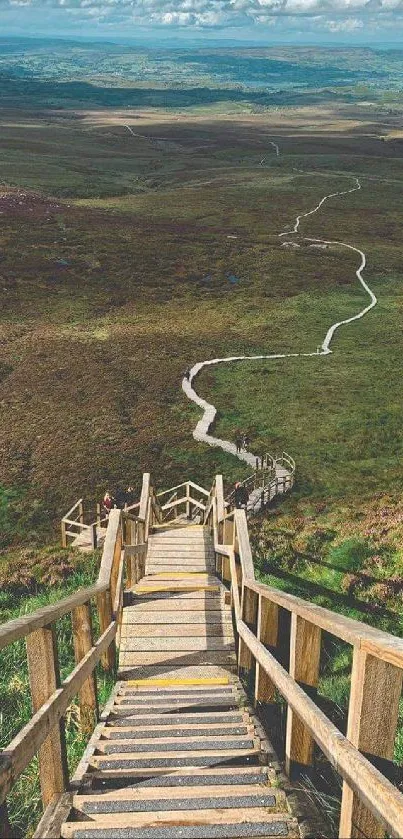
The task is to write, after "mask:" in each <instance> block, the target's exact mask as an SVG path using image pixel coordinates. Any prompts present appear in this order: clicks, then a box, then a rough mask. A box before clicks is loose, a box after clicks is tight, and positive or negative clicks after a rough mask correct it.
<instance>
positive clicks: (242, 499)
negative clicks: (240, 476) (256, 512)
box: [235, 481, 249, 510]
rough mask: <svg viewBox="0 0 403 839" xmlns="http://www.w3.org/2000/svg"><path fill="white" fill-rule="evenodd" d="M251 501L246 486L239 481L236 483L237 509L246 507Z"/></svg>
mask: <svg viewBox="0 0 403 839" xmlns="http://www.w3.org/2000/svg"><path fill="white" fill-rule="evenodd" d="M248 501H249V493H248V490H247V489H246V487H245V486H242V484H241V483H240V482H239V481H237V483H236V484H235V507H236V508H237V510H241V509H242V508H244V509H245V508H246V507H247V504H248Z"/></svg>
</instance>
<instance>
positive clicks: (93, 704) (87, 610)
mask: <svg viewBox="0 0 403 839" xmlns="http://www.w3.org/2000/svg"><path fill="white" fill-rule="evenodd" d="M71 624H72V629H73V643H74V656H75V660H76V664H79V663H80V661H81V660H82V659H83V658H84V656H85V655H86V654H87V653H88V652H89V651H90V649H91V648H92V645H93V638H92V624H91V605H90V603H84V604H83V605H82V606H76V608H75V609H73V611H72V613H71ZM79 700H80V727H81V732H82V734H87V735H88V734H92V732H93V730H94V728H95V725H96V724H97V722H98V716H99V709H98V697H97V681H96V675H95V671H93V672H92V673H91V676H90V677H89V678H88V679H87V681H86V682H84V684H83V686H82V688H81V690H80V693H79Z"/></svg>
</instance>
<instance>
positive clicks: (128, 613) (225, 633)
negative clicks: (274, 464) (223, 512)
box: [62, 525, 299, 839]
mask: <svg viewBox="0 0 403 839" xmlns="http://www.w3.org/2000/svg"><path fill="white" fill-rule="evenodd" d="M145 571H146V573H145V575H144V576H143V577H142V578H141V579H140V580H139V581H138V583H136V584H135V585H134V586H133V587H132V590H131V591H128V592H127V594H126V600H127V605H126V608H124V610H123V622H122V629H121V639H120V655H119V676H120V679H121V681H119V683H118V684H117V686H116V690H115V693H114V696H113V700H112V704H110V706H109V707H108V709H107V711H106V713H105V714H104V718H103V720H102V724H101V725H100V726H99V727H98V729H97V731H96V734H95V736H94V738H93V740H92V743H91V747H90V750H89V752H88V754H87V756H86V760H85V761H84V762H83V763H82V764H81V766H80V771H79V773H78V776H77V777H76V779H75V780H76V785H77V793H76V795H75V796H74V799H73V802H72V809H71V812H70V814H69V816H68V819H67V820H66V821H65V822H64V824H63V826H62V836H63V837H65V839H70V837H71V839H92V837H94V839H97V837H99V839H103V837H105V838H106V837H108V839H110V837H125V839H132V837H133V839H137V837H139V839H140V837H141V839H152V837H155V839H177V837H189V838H190V837H192V839H196V837H200V839H202V837H203V839H207V837H215V839H220V837H243V836H245V837H258V836H284V837H295V836H299V832H298V825H297V822H296V821H295V819H293V818H292V817H291V816H290V814H289V811H288V809H287V804H286V798H285V794H284V792H282V791H281V790H279V789H278V788H277V785H276V771H275V768H274V764H273V763H272V761H273V759H274V758H275V756H274V755H273V753H272V752H271V751H270V752H269V753H268V752H267V745H266V743H265V748H263V747H262V743H261V739H260V736H259V734H258V732H257V729H256V726H255V720H254V717H253V713H252V712H251V710H250V709H249V708H248V707H247V698H246V695H245V694H244V692H243V689H242V686H241V683H240V681H239V680H238V678H237V676H236V655H235V639H234V633H233V627H232V619H231V609H230V606H229V604H227V603H226V589H225V588H224V586H223V584H222V583H221V581H220V580H219V579H218V578H217V577H216V575H215V573H214V545H213V541H212V537H211V533H210V531H209V530H208V529H207V528H206V527H203V526H197V525H196V526H194V525H193V526H186V525H185V526H183V527H178V526H175V527H171V528H170V527H163V528H158V529H157V530H156V531H155V532H154V533H153V534H152V535H150V537H149V548H148V554H147V562H146V568H145Z"/></svg>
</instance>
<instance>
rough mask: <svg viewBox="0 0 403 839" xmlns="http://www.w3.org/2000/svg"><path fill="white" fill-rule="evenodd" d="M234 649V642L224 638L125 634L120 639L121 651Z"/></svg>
mask: <svg viewBox="0 0 403 839" xmlns="http://www.w3.org/2000/svg"><path fill="white" fill-rule="evenodd" d="M234 649H235V646H234V643H233V642H232V643H231V642H230V643H227V642H226V640H225V638H217V637H212V638H206V637H204V638H200V637H199V638H197V637H191V638H185V637H183V636H178V635H174V636H171V637H165V638H163V637H161V636H158V637H156V638H134V637H133V636H130V635H126V637H125V638H123V639H122V647H121V650H122V652H125V653H126V652H159V651H161V652H162V651H163V650H166V651H168V652H188V651H192V650H200V651H201V650H226V651H227V652H228V651H231V652H232V651H233V650H234Z"/></svg>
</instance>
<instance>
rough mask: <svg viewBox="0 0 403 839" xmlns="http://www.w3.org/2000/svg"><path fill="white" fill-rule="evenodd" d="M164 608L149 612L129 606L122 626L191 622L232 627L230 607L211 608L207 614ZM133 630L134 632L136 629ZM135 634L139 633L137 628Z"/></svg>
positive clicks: (166, 624)
mask: <svg viewBox="0 0 403 839" xmlns="http://www.w3.org/2000/svg"><path fill="white" fill-rule="evenodd" d="M163 609H164V611H162V607H161V608H160V609H159V610H158V611H155V610H153V611H150V612H148V610H145V609H138V608H136V607H129V608H127V609H125V610H124V613H123V620H124V623H123V627H122V628H125V627H130V626H132V625H136V627H139V626H141V625H144V626H146V625H147V624H151V625H152V626H155V628H157V624H161V625H162V627H166V628H168V627H169V626H170V625H175V624H184V625H188V624H189V625H191V626H196V625H199V626H205V627H207V626H210V625H215V624H218V626H219V627H221V626H222V627H223V629H225V631H226V630H227V627H228V626H231V627H232V618H231V613H230V611H229V609H228V610H225V611H224V610H223V611H221V610H220V609H218V610H216V611H215V612H214V611H212V610H210V611H208V612H206V614H203V612H202V611H201V610H200V609H199V610H198V611H193V612H192V611H190V610H184V611H182V610H181V611H178V612H175V611H174V610H171V611H165V609H166V607H165V605H164V607H163ZM182 609H183V607H182ZM131 631H132V632H134V630H131ZM181 631H182V630H181ZM134 634H137V628H136V630H135V632H134Z"/></svg>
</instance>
